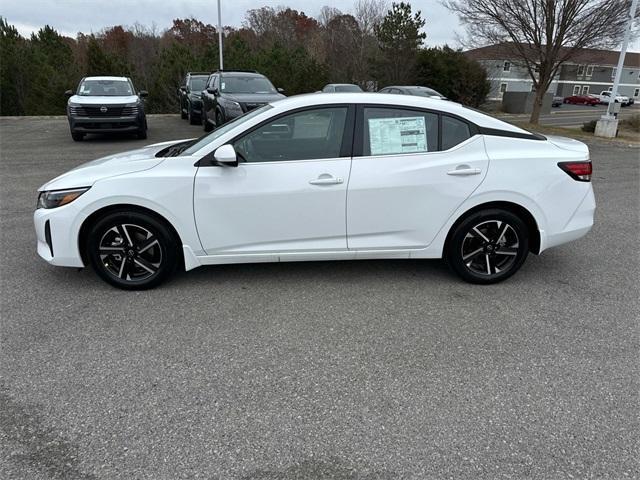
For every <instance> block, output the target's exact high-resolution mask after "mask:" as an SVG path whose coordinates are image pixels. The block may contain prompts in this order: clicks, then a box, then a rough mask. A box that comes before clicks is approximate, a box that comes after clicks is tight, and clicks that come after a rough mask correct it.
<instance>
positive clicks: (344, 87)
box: [321, 83, 362, 93]
mask: <svg viewBox="0 0 640 480" xmlns="http://www.w3.org/2000/svg"><path fill="white" fill-rule="evenodd" d="M321 91H322V93H348V92H351V93H356V92H362V89H361V88H360V87H359V86H358V85H355V84H353V83H328V84H326V85H325V86H324V87H322V90H321Z"/></svg>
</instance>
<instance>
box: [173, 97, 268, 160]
mask: <svg viewBox="0 0 640 480" xmlns="http://www.w3.org/2000/svg"><path fill="white" fill-rule="evenodd" d="M270 108H273V107H272V106H271V105H269V104H267V105H263V106H262V107H260V108H256V109H254V110H251V111H250V112H249V113H245V114H244V115H241V116H239V117H236V118H234V119H233V120H231V121H229V122H228V123H225V124H224V125H223V126H221V127H219V128H216V129H215V130H214V131H213V132H211V133H207V134H206V135H204V136H202V137H200V138H199V139H197V140H195V141H194V142H193V144H192V145H191V146H190V147H189V148H187V149H186V150H184V152H183V153H184V155H193V154H194V153H196V152H197V151H198V150H200V149H201V148H203V147H206V146H207V145H209V144H210V143H211V142H213V141H214V140H216V139H217V138H220V137H221V136H222V135H224V134H225V133H227V132H228V131H229V130H231V129H232V128H235V127H237V126H238V125H240V124H242V123H244V122H246V121H248V120H251V119H252V118H253V117H255V116H257V115H260V114H261V113H262V112H266V111H267V110H269V109H270Z"/></svg>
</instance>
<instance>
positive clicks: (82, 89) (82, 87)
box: [80, 83, 84, 93]
mask: <svg viewBox="0 0 640 480" xmlns="http://www.w3.org/2000/svg"><path fill="white" fill-rule="evenodd" d="M80 93H84V83H83V84H82V85H80Z"/></svg>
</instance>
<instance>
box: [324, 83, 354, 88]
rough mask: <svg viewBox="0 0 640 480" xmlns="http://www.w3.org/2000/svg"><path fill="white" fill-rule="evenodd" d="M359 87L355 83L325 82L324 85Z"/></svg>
mask: <svg viewBox="0 0 640 480" xmlns="http://www.w3.org/2000/svg"><path fill="white" fill-rule="evenodd" d="M347 86H348V87H359V85H356V84H355V83H327V84H326V85H325V87H347Z"/></svg>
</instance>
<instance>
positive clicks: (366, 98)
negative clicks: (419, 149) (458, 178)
mask: <svg viewBox="0 0 640 480" xmlns="http://www.w3.org/2000/svg"><path fill="white" fill-rule="evenodd" d="M345 103H357V104H368V105H380V106H390V105H394V106H400V107H415V108H425V109H432V110H437V111H439V112H443V113H451V114H453V115H459V116H460V117H462V118H465V119H467V120H469V121H470V122H473V123H475V124H476V125H479V126H481V127H486V128H496V129H500V130H508V131H510V132H519V133H529V132H527V131H526V130H523V129H521V128H519V127H516V126H515V125H511V124H510V123H507V122H503V121H502V120H498V119H497V118H495V117H492V116H490V115H487V114H485V113H482V112H480V111H478V110H474V109H471V108H467V107H465V106H463V105H461V104H459V103H456V102H451V101H448V100H441V99H439V98H429V97H416V96H410V95H394V94H391V93H372V92H358V93H355V92H349V93H322V94H318V93H307V94H303V95H293V96H291V97H287V98H284V99H282V100H278V101H277V102H274V103H272V106H273V108H274V109H275V110H292V109H295V108H302V107H310V106H316V105H331V104H345Z"/></svg>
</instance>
